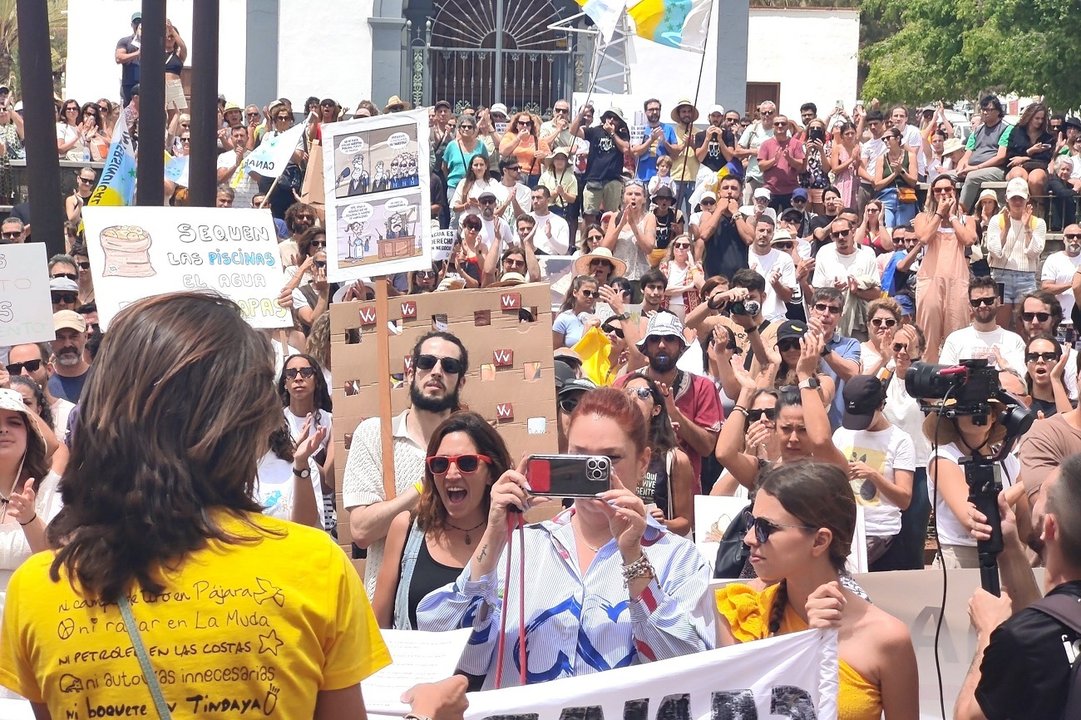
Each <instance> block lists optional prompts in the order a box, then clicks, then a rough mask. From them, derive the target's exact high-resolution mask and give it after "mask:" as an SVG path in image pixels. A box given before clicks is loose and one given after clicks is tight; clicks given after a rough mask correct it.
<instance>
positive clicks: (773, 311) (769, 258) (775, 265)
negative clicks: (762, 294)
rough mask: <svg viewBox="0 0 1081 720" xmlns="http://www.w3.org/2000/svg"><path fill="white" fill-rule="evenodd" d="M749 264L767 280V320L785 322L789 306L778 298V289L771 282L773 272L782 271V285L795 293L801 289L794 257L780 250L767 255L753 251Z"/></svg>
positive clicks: (750, 254) (765, 313) (764, 305)
mask: <svg viewBox="0 0 1081 720" xmlns="http://www.w3.org/2000/svg"><path fill="white" fill-rule="evenodd" d="M747 258H748V264H749V265H750V268H751V270H754V271H755V272H757V273H758V274H759V275H761V276H762V277H763V278H765V280H766V298H765V301H764V302H763V303H762V315H763V316H765V318H766V319H767V320H770V321H773V320H784V319H785V317H786V314H787V312H788V307H787V305H786V304H785V303H784V302H783V301H782V300H781V299H780V298H779V297H777V289H776V288H774V287H773V283H772V282H770V275H772V274H773V271H774V270H775V269H776V270H780V272H781V284H782V285H784V286H785V287H786V288H789V289H791V290H792V291H793V292H795V290H796V289H797V288H798V287H799V283H797V282H796V266H795V264H794V263H793V262H792V256H791V255H789V254H788V253H783V252H781V251H780V250H770V251H769V252H768V253H766V254H765V255H759V254H758V253H756V252H754V251H753V250H752V251H751V252H749V253H747Z"/></svg>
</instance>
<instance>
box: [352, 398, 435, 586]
mask: <svg viewBox="0 0 1081 720" xmlns="http://www.w3.org/2000/svg"><path fill="white" fill-rule="evenodd" d="M409 412H410V411H409V410H406V411H404V412H403V413H401V414H400V415H398V416H397V417H395V418H394V420H393V421H392V422H391V433H392V443H393V447H394V491H395V493H397V494H399V495H400V494H401V493H403V492H405V491H406V490H408V489H409V488H410V487H411V486H412V485H415V484H416V483H417V482H419V481H420V480H421V478H423V477H424V457H425V448H422V447H420V446H419V445H417V444H416V443H415V442H413V440H412V439H411V438H410V437H409V434H408V433H407V432H406V425H405V419H406V417H408V414H409ZM382 431H383V428H382V423H381V422H380V419H379V418H378V417H371V418H368V419H367V420H363V421H361V423H360V424H359V425H357V429H356V430H355V431H354V432H353V440H352V443H351V444H350V446H349V456H348V458H347V459H346V461H345V474H344V476H343V477H342V505H344V506H345V508H346V509H347V510H352V509H353V508H355V507H360V506H362V505H373V504H375V503H377V502H383V501H384V500H387V497H386V493H385V492H384V490H383V441H382ZM384 541H385V538H380V539H379V540H377V541H375V542H373V543H372V544H371V545H369V546H368V560H367V562H366V563H365V565H364V587H365V589H366V590H367V591H368V597H369V599H370V598H371V597H372V596H373V595H374V594H375V579H376V577H378V575H379V566H380V565H382V564H383V545H384Z"/></svg>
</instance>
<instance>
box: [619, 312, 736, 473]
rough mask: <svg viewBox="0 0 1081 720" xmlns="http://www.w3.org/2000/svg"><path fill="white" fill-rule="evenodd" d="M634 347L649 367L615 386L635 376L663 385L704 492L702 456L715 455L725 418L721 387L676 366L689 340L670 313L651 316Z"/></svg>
mask: <svg viewBox="0 0 1081 720" xmlns="http://www.w3.org/2000/svg"><path fill="white" fill-rule="evenodd" d="M634 347H635V348H637V350H638V352H640V353H641V354H642V355H643V356H644V357H645V358H646V360H647V361H648V364H647V365H646V366H645V367H643V368H640V369H638V370H636V371H634V373H629V374H627V375H623V376H621V377H620V378H618V379H617V380H616V382H615V385H616V386H617V387H623V385H624V384H626V382H627V379H628V378H629V377H631V375H633V374H638V375H645V376H646V377H648V378H651V379H652V380H654V381H655V382H657V383H658V384H660V387H661V393H662V394H663V395H664V401H665V406H666V407H667V409H668V416H669V417H670V418H671V419H672V424H673V426H675V427H676V437H677V439H678V441H679V447H680V449H681V450H683V451H684V452H685V453H687V457H689V458H690V460H691V466H692V467H693V468H694V478H695V485H696V488H697V489H696V490H695V492H696V493H697V492H701V488H702V486H701V476H702V457H703V456H706V455H712V454H713V451H714V448H715V447H716V445H717V436H718V435H719V434H720V432H721V421H722V420H723V419H724V418H723V415H722V413H721V404H720V400H719V398H718V394H717V387H716V385H714V383H713V381H712V380H710V379H709V378H706V377H702V376H701V375H694V374H692V373H688V372H684V371H683V370H680V369H678V368H677V367H676V361H678V360H679V357H680V355H682V354H683V353H684V351H685V350H686V349H687V340H686V339H685V338H684V337H683V323H682V322H680V321H679V318H677V317H676V316H675V315H673V314H672V313H670V312H659V313H656V314H655V315H654V316H653V317H651V318H650V319H649V325H648V327H647V328H646V334H645V335H644V336H643V337H642V339H641V340H639V341H638V342H637V343H636V344H635V346H634ZM628 349H630V348H628ZM633 362H634V361H633V360H632V363H633Z"/></svg>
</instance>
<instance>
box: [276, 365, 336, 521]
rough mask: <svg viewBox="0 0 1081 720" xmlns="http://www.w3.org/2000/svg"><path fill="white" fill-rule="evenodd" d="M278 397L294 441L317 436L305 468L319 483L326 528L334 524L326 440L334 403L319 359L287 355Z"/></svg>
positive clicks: (331, 461) (331, 473) (330, 450)
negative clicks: (317, 441) (318, 441)
mask: <svg viewBox="0 0 1081 720" xmlns="http://www.w3.org/2000/svg"><path fill="white" fill-rule="evenodd" d="M278 397H279V398H280V399H281V405H282V413H283V414H284V415H285V421H286V423H287V424H288V426H289V435H290V438H291V439H292V441H293V442H294V443H296V444H297V445H299V444H301V443H302V442H303V441H304V439H305V438H307V437H310V436H311V435H312V434H316V433H318V434H319V436H320V438H321V440H320V443H319V446H318V447H316V448H315V449H314V450H313V451H312V453H311V454H310V458H311V459H310V462H309V463H308V465H309V468H308V470H309V472H310V473H311V476H312V477H315V478H318V480H319V482H320V483H322V493H321V495H322V498H323V507H324V508H325V509H324V511H323V515H324V522H323V527H324V528H326V529H327V530H330V529H332V528H333V526H334V523H333V519H332V518H333V508H334V480H333V478H334V446H333V445H332V444H331V443H330V442H329V440H330V437H331V430H332V426H331V423H332V421H333V420H334V416H333V414H332V413H331V411H332V410H333V409H334V405H333V402H332V401H331V399H330V388H329V387H328V386H327V380H326V376H324V375H323V368H322V367H320V366H319V361H318V360H316V359H315V358H314V357H312V356H311V355H306V354H303V353H299V354H296V355H290V356H289V357H287V358H286V359H285V363H284V365H283V367H282V372H281V375H280V376H279V377H278ZM327 509H329V513H330V514H327V513H328V510H327Z"/></svg>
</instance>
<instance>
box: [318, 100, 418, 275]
mask: <svg viewBox="0 0 1081 720" xmlns="http://www.w3.org/2000/svg"><path fill="white" fill-rule="evenodd" d="M322 132H323V186H324V191H325V195H326V218H327V277H328V278H329V279H330V280H331V281H333V282H344V281H348V280H356V279H358V278H369V277H374V276H378V275H390V274H392V273H398V272H407V271H410V270H422V269H424V268H427V267H431V262H432V236H431V229H432V222H431V192H430V188H429V180H430V178H431V169H430V166H429V159H428V151H427V147H428V115H427V113H426V112H425V111H424V110H417V111H413V112H401V113H391V114H388V115H378V116H376V117H371V118H358V119H356V120H348V121H346V122H339V123H331V124H329V125H323V127H322ZM422 148H423V149H424V150H423V152H422V151H421V149H422Z"/></svg>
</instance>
